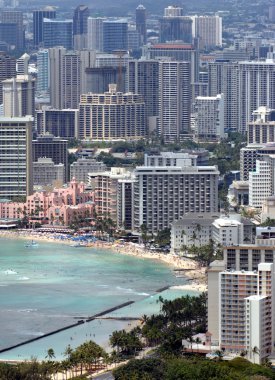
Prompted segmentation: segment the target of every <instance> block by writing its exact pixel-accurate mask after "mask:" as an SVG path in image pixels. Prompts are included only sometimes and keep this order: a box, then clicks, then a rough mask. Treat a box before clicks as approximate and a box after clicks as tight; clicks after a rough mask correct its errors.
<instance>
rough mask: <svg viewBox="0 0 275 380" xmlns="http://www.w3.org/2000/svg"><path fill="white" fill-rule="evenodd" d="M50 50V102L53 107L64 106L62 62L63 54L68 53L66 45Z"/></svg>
mask: <svg viewBox="0 0 275 380" xmlns="http://www.w3.org/2000/svg"><path fill="white" fill-rule="evenodd" d="M48 51H49V74H50V80H49V88H50V102H51V106H52V107H53V108H57V109H61V108H62V92H61V81H62V62H63V56H64V55H65V54H66V49H65V48H64V47H62V46H61V47H54V48H51V49H49V50H48Z"/></svg>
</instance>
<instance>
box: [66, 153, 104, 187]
mask: <svg viewBox="0 0 275 380" xmlns="http://www.w3.org/2000/svg"><path fill="white" fill-rule="evenodd" d="M104 171H107V166H106V165H105V164H104V163H103V162H99V161H96V160H95V159H93V158H84V157H83V158H79V159H78V160H77V161H75V162H73V163H72V164H71V166H70V176H71V179H72V178H75V179H76V180H77V182H84V183H88V173H97V172H104Z"/></svg>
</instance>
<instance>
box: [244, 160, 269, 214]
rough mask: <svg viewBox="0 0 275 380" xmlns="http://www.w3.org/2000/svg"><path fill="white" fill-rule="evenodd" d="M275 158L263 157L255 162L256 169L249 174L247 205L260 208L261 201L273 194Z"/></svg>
mask: <svg viewBox="0 0 275 380" xmlns="http://www.w3.org/2000/svg"><path fill="white" fill-rule="evenodd" d="M274 169H275V156H274V155H263V156H262V157H260V158H259V159H257V160H256V168H255V170H254V171H252V172H249V205H250V206H252V207H259V208H260V207H262V203H263V201H264V200H265V199H266V198H268V197H270V196H271V195H273V194H274V192H275V175H274Z"/></svg>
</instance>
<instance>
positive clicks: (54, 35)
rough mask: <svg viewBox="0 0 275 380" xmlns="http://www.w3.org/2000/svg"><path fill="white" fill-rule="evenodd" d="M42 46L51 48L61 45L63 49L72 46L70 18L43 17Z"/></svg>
mask: <svg viewBox="0 0 275 380" xmlns="http://www.w3.org/2000/svg"><path fill="white" fill-rule="evenodd" d="M43 46H44V48H51V47H55V46H63V47H64V48H65V49H68V50H70V49H72V48H73V22H72V20H55V19H53V20H52V19H49V18H44V19H43Z"/></svg>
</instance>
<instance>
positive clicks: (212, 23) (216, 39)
mask: <svg viewBox="0 0 275 380" xmlns="http://www.w3.org/2000/svg"><path fill="white" fill-rule="evenodd" d="M192 19H193V30H194V37H195V38H196V39H197V40H198V44H199V48H200V49H209V48H214V47H216V46H222V18H221V17H220V16H217V15H215V16H193V17H192Z"/></svg>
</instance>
